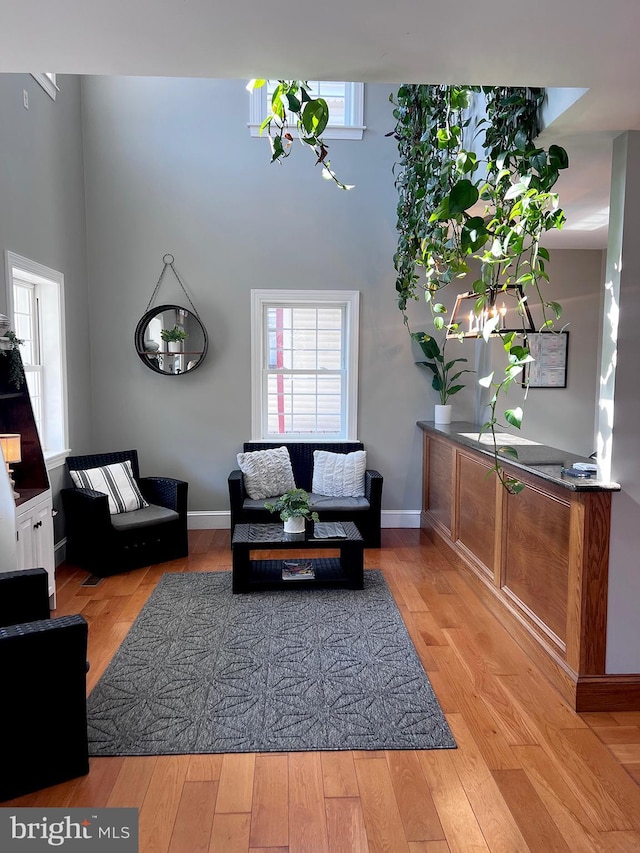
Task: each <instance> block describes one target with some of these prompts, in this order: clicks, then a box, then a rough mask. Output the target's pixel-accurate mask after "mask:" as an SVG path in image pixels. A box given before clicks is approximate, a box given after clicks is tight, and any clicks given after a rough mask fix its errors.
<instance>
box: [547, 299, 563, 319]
mask: <svg viewBox="0 0 640 853" xmlns="http://www.w3.org/2000/svg"><path fill="white" fill-rule="evenodd" d="M546 305H547V308H551V310H552V311H553V313H554V314H555V315H556V320H559V319H560V317H561V316H562V305H560V303H559V302H547V303H546Z"/></svg>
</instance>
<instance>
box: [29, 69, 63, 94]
mask: <svg viewBox="0 0 640 853" xmlns="http://www.w3.org/2000/svg"><path fill="white" fill-rule="evenodd" d="M31 76H32V77H33V79H34V80H37V81H38V83H39V84H40V85H41V86H42V88H43V89H44V90H45V92H46V93H47V95H49V97H50V98H53V100H54V101H55V99H56V95H57V94H58V92H59V91H60V89H59V88H58V85H57V84H56V75H55V74H52V73H51V72H47V73H45V74H32V75H31Z"/></svg>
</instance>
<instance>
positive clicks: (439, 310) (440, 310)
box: [433, 302, 447, 314]
mask: <svg viewBox="0 0 640 853" xmlns="http://www.w3.org/2000/svg"><path fill="white" fill-rule="evenodd" d="M433 313H434V314H446V313H447V309H446V308H445V307H444V305H443V304H442V302H435V303H434V305H433Z"/></svg>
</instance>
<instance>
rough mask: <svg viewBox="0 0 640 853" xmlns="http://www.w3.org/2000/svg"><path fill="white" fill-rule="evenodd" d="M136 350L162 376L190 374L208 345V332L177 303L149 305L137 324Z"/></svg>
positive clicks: (197, 319) (189, 312)
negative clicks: (153, 306) (152, 306)
mask: <svg viewBox="0 0 640 853" xmlns="http://www.w3.org/2000/svg"><path fill="white" fill-rule="evenodd" d="M135 344H136V352H137V353H138V355H139V356H140V358H141V359H142V361H143V362H144V364H146V365H147V367H149V368H151V370H155V372H156V373H164V374H165V376H179V375H180V374H183V373H191V371H192V370H195V369H196V367H199V366H200V365H201V364H202V362H203V360H204V357H205V355H206V354H207V349H208V348H209V339H208V338H207V332H206V330H205V328H204V326H203V325H202V323H201V322H200V320H199V318H198V317H196V315H195V314H193V313H192V312H191V311H187V310H186V308H181V307H180V306H179V305H159V306H158V307H157V308H152V309H151V310H150V311H147V313H146V314H145V315H144V317H143V318H142V320H140V322H139V323H138V325H137V327H136V333H135Z"/></svg>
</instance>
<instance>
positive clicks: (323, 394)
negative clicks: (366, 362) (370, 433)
mask: <svg viewBox="0 0 640 853" xmlns="http://www.w3.org/2000/svg"><path fill="white" fill-rule="evenodd" d="M251 296H252V309H251V323H252V331H251V344H252V352H251V361H252V437H253V438H254V439H256V440H257V439H264V440H276V441H277V440H278V439H280V438H283V437H285V436H286V438H288V439H297V440H304V439H305V438H306V439H313V440H315V441H317V440H318V439H322V438H326V439H327V441H331V440H333V441H335V440H340V439H344V440H350V441H353V440H355V439H357V389H358V375H357V372H358V308H359V296H360V294H359V293H358V292H357V291H348V290H309V291H296V290H253V291H251Z"/></svg>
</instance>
